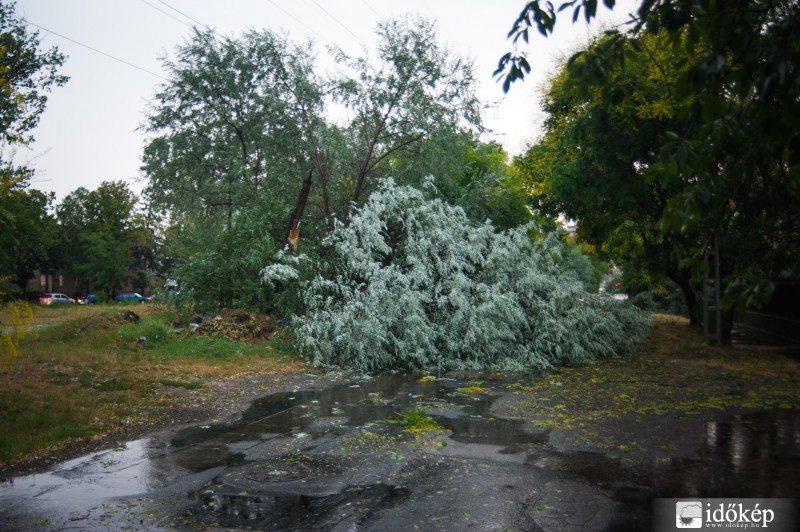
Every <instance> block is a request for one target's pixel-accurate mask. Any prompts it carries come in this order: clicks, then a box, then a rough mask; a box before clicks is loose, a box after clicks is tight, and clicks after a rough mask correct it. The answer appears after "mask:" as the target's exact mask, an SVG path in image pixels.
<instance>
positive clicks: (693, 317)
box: [667, 271, 700, 327]
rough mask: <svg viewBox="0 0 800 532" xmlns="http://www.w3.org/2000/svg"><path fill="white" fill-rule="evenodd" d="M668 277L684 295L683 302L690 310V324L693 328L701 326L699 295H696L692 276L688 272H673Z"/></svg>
mask: <svg viewBox="0 0 800 532" xmlns="http://www.w3.org/2000/svg"><path fill="white" fill-rule="evenodd" d="M667 275H668V276H669V278H670V279H672V280H673V281H674V282H675V284H677V285H678V287H679V288H680V289H681V293H683V300H684V301H685V302H686V307H687V308H688V309H689V324H690V325H691V326H693V327H698V326H700V319H699V318H700V317H699V316H698V315H697V294H695V292H694V289H693V288H692V283H691V275H690V274H689V272H688V271H681V272H675V271H672V272H669V273H668V274H667Z"/></svg>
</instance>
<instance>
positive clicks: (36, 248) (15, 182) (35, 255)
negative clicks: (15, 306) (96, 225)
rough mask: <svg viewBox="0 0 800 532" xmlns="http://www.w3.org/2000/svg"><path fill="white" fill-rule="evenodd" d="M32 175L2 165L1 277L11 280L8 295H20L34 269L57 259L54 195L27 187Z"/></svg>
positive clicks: (49, 264) (0, 191) (22, 170)
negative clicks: (52, 210)
mask: <svg viewBox="0 0 800 532" xmlns="http://www.w3.org/2000/svg"><path fill="white" fill-rule="evenodd" d="M29 177H30V172H28V171H26V170H24V169H19V168H14V167H11V166H4V167H2V168H0V277H4V278H5V280H6V281H7V282H8V285H9V287H8V288H7V289H6V292H8V293H7V294H6V295H9V296H15V295H17V294H19V292H21V291H22V290H23V289H24V287H25V283H26V281H27V280H28V279H29V278H30V276H31V274H32V272H33V271H34V270H36V269H48V268H49V267H52V265H53V262H54V259H55V253H54V248H55V245H56V242H57V240H58V233H57V229H56V222H55V220H54V218H53V216H52V215H51V214H50V212H49V211H50V208H51V205H52V201H53V195H52V194H45V193H43V192H40V191H38V190H33V189H30V188H28V178H29ZM11 287H14V288H11ZM12 292H13V293H12Z"/></svg>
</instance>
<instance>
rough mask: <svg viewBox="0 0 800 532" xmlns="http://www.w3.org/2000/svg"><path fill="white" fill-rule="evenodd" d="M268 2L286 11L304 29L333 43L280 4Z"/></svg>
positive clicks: (272, 1) (271, 0)
mask: <svg viewBox="0 0 800 532" xmlns="http://www.w3.org/2000/svg"><path fill="white" fill-rule="evenodd" d="M269 3H270V4H272V5H274V6H275V7H277V8H278V9H280V10H281V11H283V12H284V13H286V14H287V15H288V16H290V17H291V18H292V19H294V21H295V22H297V23H298V24H300V25H301V26H303V27H304V28H305V29H307V30H308V31H310V32H311V33H313V34H314V35H316V36H317V37H319V39H320V40H322V41H325V42H327V43H329V44H333V43H332V42H331V41H330V40H328V39H326V38H325V37H323V36H322V35H320V34H319V33H317V32H316V31H314V28H312V27H311V26H309V25H308V24H306V23H305V22H303V21H302V20H300V19H299V18H297V17H295V16H294V15H292V14H291V13H289V12H288V11H286V10H285V9H284V8H282V7H281V6H280V5H278V4H276V3H275V1H274V0H269Z"/></svg>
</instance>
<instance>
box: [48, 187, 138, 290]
mask: <svg viewBox="0 0 800 532" xmlns="http://www.w3.org/2000/svg"><path fill="white" fill-rule="evenodd" d="M137 202H138V198H137V197H136V195H135V194H133V192H131V191H130V189H129V188H128V187H127V185H126V184H125V183H124V182H122V181H105V182H103V183H101V184H100V186H98V187H97V189H95V190H91V191H90V190H87V189H86V188H84V187H80V188H78V189H76V190H74V191H73V192H71V193H70V194H68V195H67V196H66V197H65V198H64V200H63V201H62V202H61V203H60V204H59V205H58V207H56V214H57V217H58V222H59V226H60V229H61V234H62V254H61V257H62V261H63V264H64V267H65V268H66V269H67V270H68V271H70V272H71V273H73V274H74V275H76V276H77V277H78V279H79V280H80V283H81V285H82V287H83V289H84V290H88V289H90V287H96V288H98V289H100V290H102V291H103V292H104V293H105V294H106V296H108V297H113V296H114V295H115V293H116V291H117V289H118V288H119V287H120V286H121V285H122V284H123V283H124V282H125V281H126V280H128V279H130V278H131V277H132V271H131V269H132V267H133V266H134V265H136V263H137V260H136V259H137V258H140V253H141V248H142V247H144V246H145V244H144V239H143V237H142V233H143V231H147V228H146V227H143V225H144V224H143V223H142V220H141V217H140V216H139V215H137V213H136V212H135V207H136V204H137ZM149 240H150V241H151V242H152V239H149ZM149 245H152V244H149ZM140 286H141V285H140ZM144 286H146V285H144Z"/></svg>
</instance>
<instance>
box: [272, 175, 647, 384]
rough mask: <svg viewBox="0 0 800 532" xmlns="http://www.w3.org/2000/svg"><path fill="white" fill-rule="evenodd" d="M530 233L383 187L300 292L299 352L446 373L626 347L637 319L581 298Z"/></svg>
mask: <svg viewBox="0 0 800 532" xmlns="http://www.w3.org/2000/svg"><path fill="white" fill-rule="evenodd" d="M533 230H534V228H533V227H532V226H530V225H526V226H521V227H519V228H517V229H515V230H511V231H507V232H501V233H497V232H496V231H495V228H494V227H493V226H492V225H491V224H490V223H485V224H482V225H474V224H473V223H471V222H470V221H469V220H468V218H467V217H466V215H465V214H464V211H463V210H462V209H461V208H458V207H453V206H450V205H448V204H447V203H445V202H443V201H442V200H441V199H427V198H426V197H425V195H424V194H423V193H422V192H421V191H419V190H416V189H412V188H410V187H396V186H395V185H394V184H393V183H392V182H391V181H389V182H387V183H385V184H384V185H383V186H382V188H381V189H379V190H378V191H376V192H375V193H374V194H373V195H372V196H371V197H370V199H369V200H368V201H367V203H366V205H365V206H364V207H363V208H362V209H359V210H358V211H357V214H356V215H355V216H354V217H353V218H352V219H351V221H350V223H349V224H348V225H347V226H343V225H340V226H338V227H337V228H336V229H335V231H334V232H333V234H332V235H331V237H330V238H329V239H328V240H327V246H328V248H327V251H326V255H325V256H326V257H329V259H328V262H327V264H328V265H329V267H330V268H331V271H329V272H326V273H325V276H324V277H323V276H319V277H317V278H315V279H314V280H313V281H312V282H311V283H310V285H309V286H308V288H307V290H306V304H307V308H308V312H307V314H306V316H304V317H302V318H300V319H299V320H298V325H299V326H298V328H297V329H296V332H297V342H298V348H299V350H300V351H301V352H302V353H303V354H304V355H305V356H307V357H308V358H309V359H310V360H312V362H313V363H314V364H315V365H339V366H343V367H346V368H351V369H357V370H360V371H383V370H390V369H395V370H423V371H433V372H443V371H446V370H449V369H501V370H518V369H522V368H526V367H536V366H538V367H541V366H548V365H551V364H554V363H560V362H588V361H592V360H594V359H596V358H597V357H600V356H610V355H615V354H618V353H621V352H624V351H625V350H626V349H628V348H630V347H631V346H632V345H633V344H635V342H636V341H637V340H638V339H639V338H640V336H641V334H642V333H643V332H644V329H645V328H646V325H645V320H644V318H643V317H642V316H640V315H638V314H637V313H636V312H635V311H634V310H633V309H632V308H630V307H628V306H625V305H623V304H619V302H616V301H614V300H612V299H610V298H603V297H599V296H592V295H590V294H588V293H587V292H586V291H585V290H584V287H583V286H582V284H581V283H580V282H579V281H578V280H577V278H576V275H575V273H574V272H573V271H570V270H568V269H565V268H564V266H565V264H567V263H565V261H564V260H563V245H562V244H561V243H560V241H559V240H558V238H557V237H555V236H544V235H540V236H538V237H537V239H535V240H534V239H531V237H530V236H529V233H530V232H532V231H533ZM291 273H292V272H291V268H287V266H286V265H281V266H280V267H278V266H272V267H268V268H267V269H266V270H265V272H264V275H265V277H272V276H276V275H278V274H284V275H288V274H291Z"/></svg>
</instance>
